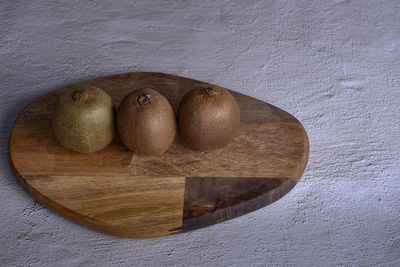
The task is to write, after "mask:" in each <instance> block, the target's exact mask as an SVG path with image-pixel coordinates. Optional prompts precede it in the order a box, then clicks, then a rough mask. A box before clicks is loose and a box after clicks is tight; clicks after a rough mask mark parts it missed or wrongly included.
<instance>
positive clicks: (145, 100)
mask: <svg viewBox="0 0 400 267" xmlns="http://www.w3.org/2000/svg"><path fill="white" fill-rule="evenodd" d="M137 102H138V103H139V105H147V104H149V103H151V95H141V96H139V97H138V100H137Z"/></svg>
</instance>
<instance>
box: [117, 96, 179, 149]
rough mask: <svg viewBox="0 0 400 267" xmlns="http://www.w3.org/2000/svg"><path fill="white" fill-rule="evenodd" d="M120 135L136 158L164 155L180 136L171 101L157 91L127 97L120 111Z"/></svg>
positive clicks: (118, 116)
mask: <svg viewBox="0 0 400 267" xmlns="http://www.w3.org/2000/svg"><path fill="white" fill-rule="evenodd" d="M117 131H118V135H119V137H120V139H121V141H122V143H124V144H125V146H126V147H128V148H129V149H130V150H132V151H133V152H134V153H136V154H146V155H161V154H163V153H164V152H165V151H166V150H167V149H168V147H169V146H170V145H171V143H172V142H173V141H174V138H175V135H176V119H175V114H174V111H173V109H172V107H171V105H170V103H169V102H168V100H167V99H166V98H165V97H164V96H163V95H161V94H160V93H158V92H157V91H155V90H153V89H139V90H135V91H133V92H132V93H130V94H129V95H127V96H126V97H125V98H124V99H123V100H122V102H121V104H120V105H119V107H118V109H117Z"/></svg>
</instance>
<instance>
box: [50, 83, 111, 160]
mask: <svg viewBox="0 0 400 267" xmlns="http://www.w3.org/2000/svg"><path fill="white" fill-rule="evenodd" d="M114 117H115V109H114V105H113V103H112V100H111V97H110V96H109V95H108V94H107V93H106V92H104V91H103V90H102V89H100V88H98V87H95V86H73V87H70V88H68V90H67V91H66V92H65V93H64V94H63V95H61V96H60V97H59V99H58V102H57V104H56V106H55V109H54V112H53V115H52V120H51V127H52V130H53V133H54V135H55V137H56V139H57V140H58V142H59V143H60V144H61V145H62V146H64V147H65V148H67V149H69V150H73V151H77V152H81V153H89V152H94V151H98V150H101V149H103V148H104V147H106V146H107V145H108V144H110V142H111V141H112V140H113V138H114V132H115V130H114V127H115V126H114V125H115V124H114Z"/></svg>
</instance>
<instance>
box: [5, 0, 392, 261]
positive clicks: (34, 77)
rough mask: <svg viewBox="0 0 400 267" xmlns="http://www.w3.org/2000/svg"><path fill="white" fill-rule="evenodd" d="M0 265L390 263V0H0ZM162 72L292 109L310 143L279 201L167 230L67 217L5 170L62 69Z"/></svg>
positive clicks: (66, 76)
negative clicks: (31, 114)
mask: <svg viewBox="0 0 400 267" xmlns="http://www.w3.org/2000/svg"><path fill="white" fill-rule="evenodd" d="M0 63H1V65H0V81H1V83H0V89H1V90H0V111H1V112H0V123H1V128H0V146H1V154H0V164H1V165H0V205H1V208H0V266H14V265H15V266H27V265H32V266H110V265H111V264H116V265H120V266H132V265H136V266H160V265H171V266H194V265H197V266H199V265H200V266H263V265H274V266H276V265H281V266H283V265H287V266H292V265H295V266H337V265H344V266H348V265H353V266H375V265H380V266H396V265H397V266H399V265H400V179H399V178H400V177H399V176H400V161H399V154H400V142H399V136H400V2H399V1H396V0H393V1H375V0H371V1H354V0H353V1H350V0H347V1H271V0H268V1H266V0H260V1H208V2H206V1H161V0H157V1H144V0H143V1H106V0H102V1H76V0H75V1H28V0H27V1H19V0H18V1H12V0H2V1H0ZM133 71H158V72H167V73H172V74H176V75H181V76H186V77H189V78H194V79H199V80H204V81H208V82H211V83H215V84H218V85H221V86H224V87H227V88H230V89H233V90H236V91H239V92H241V93H245V94H248V95H251V96H254V97H257V98H260V99H262V100H264V101H267V102H269V103H271V104H273V105H276V106H278V107H280V108H283V109H284V110H286V111H288V112H290V113H291V114H293V115H295V116H296V117H297V118H298V119H299V120H300V121H301V122H302V123H303V124H304V126H305V128H306V129H307V131H308V134H309V138H310V144H311V152H310V160H309V164H308V167H307V170H306V172H305V174H304V176H303V178H302V180H301V182H300V183H299V184H298V185H297V186H296V187H295V189H293V191H291V192H290V193H289V194H288V195H287V196H286V197H284V198H282V199H281V200H279V201H278V202H275V203H274V204H272V205H270V206H267V207H265V208H263V209H260V210H258V211H256V212H253V213H251V214H248V215H245V216H242V217H240V218H237V219H234V220H231V221H228V222H225V223H222V224H218V225H214V226H212V227H208V228H204V229H201V230H197V231H194V232H189V233H185V234H181V235H177V236H172V237H166V238H158V239H148V240H134V239H121V238H117V237H113V236H106V235H103V234H100V233H97V232H95V231H92V230H89V229H87V228H85V227H82V226H79V225H77V224H75V223H72V222H70V221H68V220H66V219H64V218H63V217H61V216H59V215H57V214H56V213H53V212H51V211H49V210H47V209H46V208H44V207H42V206H41V205H40V204H38V203H36V202H35V201H33V199H32V198H31V197H30V196H29V195H28V194H27V193H25V191H23V189H21V187H20V186H19V185H18V184H17V183H16V182H15V179H14V178H13V176H12V174H11V172H10V170H9V167H8V163H7V141H8V135H9V132H10V129H11V126H12V123H13V120H14V119H15V118H16V116H17V115H18V113H19V111H21V109H22V108H23V107H24V106H25V105H26V104H28V103H29V102H30V101H32V100H33V99H35V98H36V97H37V96H39V95H41V94H43V93H46V92H49V91H51V90H54V89H57V88H60V87H63V86H65V85H69V84H72V83H76V82H80V81H84V80H87V79H92V78H96V77H101V76H104V75H110V74H116V73H121V72H133Z"/></svg>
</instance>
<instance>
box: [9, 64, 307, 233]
mask: <svg viewBox="0 0 400 267" xmlns="http://www.w3.org/2000/svg"><path fill="white" fill-rule="evenodd" d="M81 84H82V85H83V84H90V85H95V86H98V87H100V88H102V89H103V90H105V91H106V92H108V93H109V94H110V96H111V97H112V99H113V101H114V103H115V105H116V106H118V105H119V103H120V101H121V100H122V99H123V97H124V96H126V95H127V94H128V93H129V92H131V91H133V90H136V89H139V88H144V87H149V88H153V89H155V90H157V91H159V92H160V93H162V94H163V95H164V96H165V97H167V98H168V99H169V101H170V102H171V104H172V106H173V107H174V109H175V110H176V109H177V107H178V105H179V102H180V100H181V98H182V97H183V95H184V94H185V93H186V92H188V91H189V90H190V89H191V88H193V87H195V86H197V85H201V84H205V83H204V82H201V81H195V80H191V79H187V78H183V77H179V76H174V75H168V74H163V73H143V72H139V73H127V74H120V75H114V76H109V77H104V78H99V79H95V80H91V81H87V82H83V83H81ZM66 89H67V88H63V89H59V90H56V91H53V92H51V93H49V94H46V95H44V96H42V97H40V98H39V99H37V100H35V101H33V102H32V103H31V104H30V105H28V106H27V107H26V108H25V109H24V110H23V111H22V113H21V114H20V116H19V117H18V119H17V120H16V122H15V125H14V128H13V130H12V133H11V136H10V140H9V157H10V165H11V168H12V170H13V171H14V173H15V176H16V178H17V180H18V182H19V183H20V184H21V185H22V186H23V187H24V188H25V190H26V191H27V192H28V193H29V194H31V195H32V197H33V198H34V199H36V200H37V201H39V202H40V203H42V204H43V205H45V206H47V207H49V208H50V209H52V210H54V211H56V212H58V213H59V214H61V215H63V216H65V217H67V218H70V219H71V220H73V221H75V222H77V223H80V224H83V225H86V226H88V227H91V228H93V229H96V230H98V231H101V232H104V233H108V234H112V235H117V236H124V237H136V238H146V237H156V236H164V235H169V234H175V233H180V232H185V231H190V230H193V229H198V228H202V227H206V226H209V225H212V224H215V223H219V222H223V221H226V220H229V219H232V218H235V217H237V216H240V215H243V214H246V213H248V212H251V211H254V210H256V209H258V208H261V207H264V206H266V205H268V204H270V203H272V202H274V201H276V200H278V199H279V198H281V197H282V196H284V195H285V194H286V193H287V192H289V191H290V190H291V189H292V188H293V187H294V186H295V184H296V183H297V182H298V181H299V179H300V178H301V175H302V173H303V171H304V169H305V167H306V163H307V159H308V146H309V145H308V138H307V134H306V132H305V130H304V128H303V126H302V125H301V124H300V123H299V122H298V121H297V120H296V119H295V118H294V117H293V116H291V115H290V114H288V113H286V112H285V111H283V110H281V109H278V108H276V107H274V106H272V105H269V104H267V103H264V102H262V101H260V100H257V99H254V98H251V97H248V96H245V95H242V94H239V93H236V92H233V91H231V92H232V94H233V95H234V97H235V98H236V100H237V102H238V104H239V107H240V111H241V126H240V132H239V135H238V136H237V137H236V138H235V140H234V142H233V143H231V144H230V145H228V146H226V147H224V148H222V149H219V150H216V151H213V152H209V153H206V152H197V151H193V150H191V149H188V148H186V147H185V146H184V145H183V142H182V140H181V139H180V138H179V136H178V137H177V138H176V139H175V141H174V143H173V144H172V145H171V147H170V148H169V150H168V151H167V152H166V153H164V154H163V155H162V156H157V157H156V156H137V155H134V154H133V153H132V152H131V151H129V150H128V149H127V148H125V147H124V146H123V145H122V144H121V142H120V141H119V140H118V138H117V137H116V138H115V139H114V140H113V142H112V143H111V145H109V146H108V147H106V148H105V149H103V150H101V151H98V152H94V153H89V154H81V153H77V152H71V151H68V150H66V149H64V148H63V147H61V146H60V145H59V144H58V143H57V141H56V140H55V138H54V137H53V135H52V132H51V129H50V118H51V114H52V110H53V107H54V104H55V102H56V100H57V97H58V96H59V95H60V94H61V93H63V92H64V91H65V90H66Z"/></svg>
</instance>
